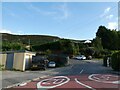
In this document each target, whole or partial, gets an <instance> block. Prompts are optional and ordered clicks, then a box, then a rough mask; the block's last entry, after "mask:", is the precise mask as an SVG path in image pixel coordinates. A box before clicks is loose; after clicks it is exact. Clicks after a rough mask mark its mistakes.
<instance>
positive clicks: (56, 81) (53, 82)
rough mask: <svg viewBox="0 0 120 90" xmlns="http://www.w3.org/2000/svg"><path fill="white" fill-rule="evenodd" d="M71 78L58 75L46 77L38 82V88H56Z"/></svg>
mask: <svg viewBox="0 0 120 90" xmlns="http://www.w3.org/2000/svg"><path fill="white" fill-rule="evenodd" d="M69 81H70V79H69V78H68V77H66V76H56V77H52V78H49V79H44V80H42V81H40V82H38V83H37V88H55V87H58V86H62V85H63V84H65V83H68V82H69Z"/></svg>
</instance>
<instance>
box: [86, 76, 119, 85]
mask: <svg viewBox="0 0 120 90" xmlns="http://www.w3.org/2000/svg"><path fill="white" fill-rule="evenodd" d="M97 75H101V77H102V79H101V78H100V77H97ZM111 77H116V78H118V77H119V76H115V75H102V74H92V75H89V76H88V79H90V80H93V81H96V82H102V83H112V84H120V80H114V81H113V80H112V81H109V79H110V78H111Z"/></svg>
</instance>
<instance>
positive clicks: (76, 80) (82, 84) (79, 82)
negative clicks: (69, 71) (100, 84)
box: [75, 78, 96, 90]
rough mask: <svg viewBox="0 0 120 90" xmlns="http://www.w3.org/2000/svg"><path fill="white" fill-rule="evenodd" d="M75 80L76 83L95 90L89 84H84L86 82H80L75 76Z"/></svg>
mask: <svg viewBox="0 0 120 90" xmlns="http://www.w3.org/2000/svg"><path fill="white" fill-rule="evenodd" d="M75 81H76V82H77V83H78V84H80V85H82V86H84V87H86V88H89V89H91V90H96V89H94V88H92V87H91V86H88V85H86V84H84V83H81V82H80V81H78V80H77V78H75Z"/></svg>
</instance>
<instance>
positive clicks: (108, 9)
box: [100, 7, 111, 17]
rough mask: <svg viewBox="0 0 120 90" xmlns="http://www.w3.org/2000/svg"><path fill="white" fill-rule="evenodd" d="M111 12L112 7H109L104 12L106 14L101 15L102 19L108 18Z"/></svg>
mask: <svg viewBox="0 0 120 90" xmlns="http://www.w3.org/2000/svg"><path fill="white" fill-rule="evenodd" d="M110 10H111V7H107V8H106V9H105V10H104V12H103V13H102V14H101V15H100V17H104V16H106V15H107V14H108V13H109V12H110Z"/></svg>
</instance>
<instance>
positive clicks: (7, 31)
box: [0, 29, 12, 34]
mask: <svg viewBox="0 0 120 90" xmlns="http://www.w3.org/2000/svg"><path fill="white" fill-rule="evenodd" d="M0 33H10V34H11V33H12V32H11V31H10V30H6V29H1V30H0Z"/></svg>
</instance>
